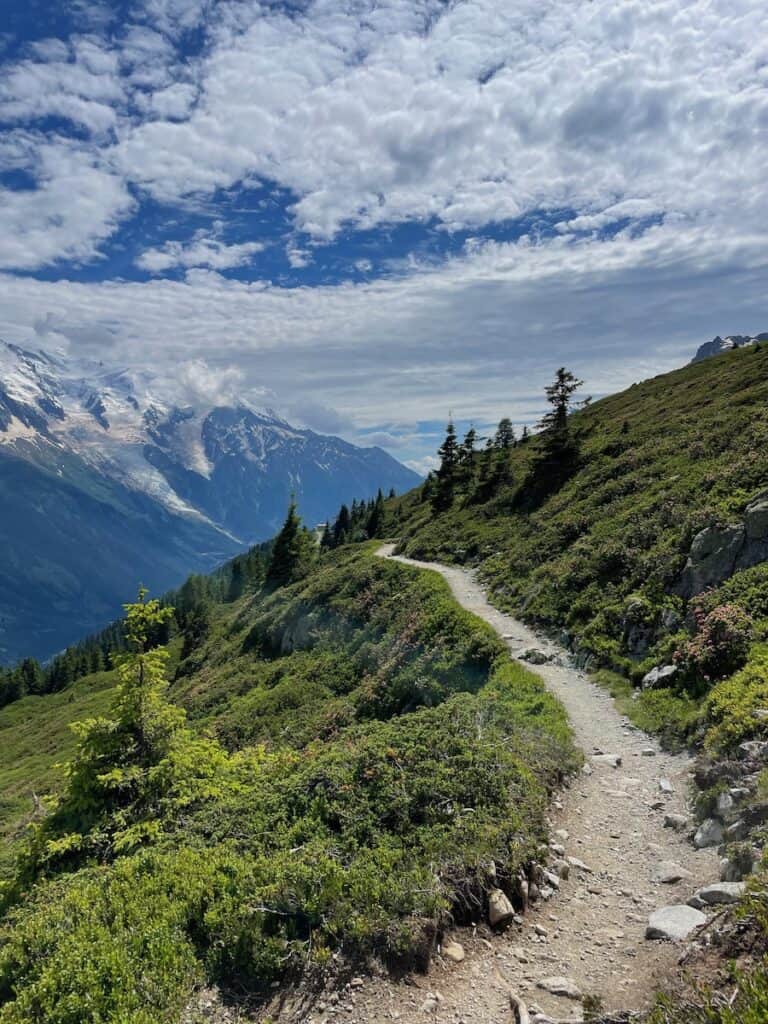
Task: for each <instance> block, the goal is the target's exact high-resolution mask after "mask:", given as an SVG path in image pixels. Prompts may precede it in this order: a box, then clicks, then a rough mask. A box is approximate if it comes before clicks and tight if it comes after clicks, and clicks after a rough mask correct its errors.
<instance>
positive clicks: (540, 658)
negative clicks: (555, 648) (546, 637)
mask: <svg viewBox="0 0 768 1024" xmlns="http://www.w3.org/2000/svg"><path fill="white" fill-rule="evenodd" d="M517 657H518V658H519V659H520V660H521V661H527V662H528V664H529V665H546V663H547V662H548V661H552V655H551V654H545V653H544V651H540V650H539V649H538V647H528V648H527V649H526V650H524V651H520V652H519V653H518V655H517Z"/></svg>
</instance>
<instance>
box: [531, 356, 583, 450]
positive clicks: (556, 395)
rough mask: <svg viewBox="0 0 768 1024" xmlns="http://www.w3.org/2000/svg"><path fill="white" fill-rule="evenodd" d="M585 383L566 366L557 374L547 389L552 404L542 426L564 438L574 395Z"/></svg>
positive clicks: (552, 433) (555, 435)
mask: <svg viewBox="0 0 768 1024" xmlns="http://www.w3.org/2000/svg"><path fill="white" fill-rule="evenodd" d="M583 383H584V381H583V380H577V379H576V377H575V376H574V375H573V374H572V373H571V371H570V370H566V368H565V367H564V366H561V367H560V369H559V370H558V371H557V373H556V374H555V379H554V381H553V382H552V383H551V384H550V385H549V387H548V388H547V389H546V395H547V401H548V402H549V404H550V405H551V406H552V408H551V409H550V411H549V412H548V413H547V414H546V416H544V417H543V419H542V421H541V423H540V427H541V429H542V430H544V431H549V432H550V434H551V435H552V436H554V437H559V438H563V437H565V436H566V435H567V434H568V412H569V409H570V405H571V401H572V400H573V396H574V394H575V393H576V391H578V389H579V388H580V387H581V386H582V384H583Z"/></svg>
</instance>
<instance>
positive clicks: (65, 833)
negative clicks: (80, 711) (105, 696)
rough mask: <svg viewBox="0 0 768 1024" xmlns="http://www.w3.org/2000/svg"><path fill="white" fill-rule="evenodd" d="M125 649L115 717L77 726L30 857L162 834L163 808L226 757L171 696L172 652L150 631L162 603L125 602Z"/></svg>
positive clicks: (165, 610)
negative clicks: (63, 778) (61, 787)
mask: <svg viewBox="0 0 768 1024" xmlns="http://www.w3.org/2000/svg"><path fill="white" fill-rule="evenodd" d="M125 611H126V630H125V632H126V640H127V643H128V647H129V649H128V651H125V652H123V653H120V654H118V655H116V656H115V659H114V660H115V665H116V668H117V673H118V678H119V683H118V686H117V690H116V696H115V698H114V701H113V705H112V708H111V717H109V718H94V719H89V720H88V721H85V722H81V723H79V724H78V725H77V726H76V732H77V735H78V745H77V751H76V753H75V756H74V759H73V760H72V762H71V763H70V764H69V765H67V766H66V773H67V785H66V789H65V791H64V793H63V795H62V796H61V798H60V799H59V801H58V804H57V805H56V806H55V808H54V810H53V813H52V814H51V815H50V816H49V817H47V818H45V819H44V820H43V822H42V823H41V825H40V826H39V828H38V832H37V835H36V837H35V838H34V839H33V842H32V850H31V860H32V863H33V864H36V865H40V863H41V862H43V861H56V860H61V859H62V858H65V859H67V860H70V861H71V860H72V859H76V858H78V857H80V856H82V855H83V854H87V855H93V854H98V856H99V857H100V858H102V859H103V858H109V857H114V856H116V855H118V854H120V853H125V852H129V851H130V850H132V849H135V848H136V847H137V846H139V845H141V844H143V843H146V842H151V841H153V840H155V839H157V838H158V837H159V836H160V834H161V832H162V827H163V826H162V818H163V813H164V812H165V811H167V810H175V811H178V810H180V809H181V808H182V807H184V806H187V805H188V804H189V803H191V802H192V801H193V800H195V799H196V798H197V797H198V796H199V795H200V794H201V793H202V791H203V788H204V787H205V785H206V780H207V779H208V778H210V776H211V775H212V774H213V772H214V771H215V770H216V767H217V765H219V764H221V763H223V759H224V758H225V756H226V755H224V754H223V751H221V748H219V747H218V745H217V744H215V743H214V742H213V741H211V740H205V739H198V738H196V737H194V736H193V734H192V733H191V732H190V730H189V729H188V728H187V727H186V716H185V713H184V711H183V710H182V709H181V708H179V707H177V706H175V705H174V704H171V703H170V702H169V701H168V699H167V696H166V690H167V686H168V683H167V679H166V666H167V662H168V657H169V654H168V651H167V649H166V648H165V647H156V646H152V643H151V637H152V635H153V634H155V633H157V631H158V627H159V626H161V625H162V624H163V623H164V622H167V621H168V619H169V618H170V616H171V615H172V614H173V610H172V609H171V608H170V607H162V606H161V605H160V602H159V601H157V600H151V601H147V600H146V591H145V590H144V589H141V590H140V591H139V597H138V600H137V601H136V602H135V603H133V604H128V605H126V606H125Z"/></svg>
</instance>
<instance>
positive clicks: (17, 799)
mask: <svg viewBox="0 0 768 1024" xmlns="http://www.w3.org/2000/svg"><path fill="white" fill-rule="evenodd" d="M113 685H114V677H113V673H111V672H100V673H98V674H97V675H93V676H87V677H86V678H84V679H80V680H78V681H77V682H76V683H74V684H73V685H72V686H71V687H69V688H68V689H66V690H64V691H62V692H61V693H55V694H49V695H48V696H45V697H25V698H24V699H23V700H20V701H16V703H14V704H9V705H8V706H7V707H4V708H0V879H2V878H3V877H4V876H6V875H7V874H8V873H9V871H10V870H11V867H12V860H13V854H14V851H15V849H16V847H17V845H18V842H19V840H20V839H21V837H22V835H23V831H24V825H25V823H26V822H28V821H30V820H31V819H32V816H33V813H34V808H35V805H34V797H33V794H35V795H36V796H38V797H44V796H45V795H47V794H48V793H51V792H54V791H55V790H56V789H57V788H58V787H59V786H60V784H61V778H62V773H61V771H60V770H59V769H58V768H57V767H56V765H57V764H58V763H59V762H61V761H65V760H67V758H69V757H71V755H72V753H73V752H74V749H75V742H76V741H75V737H74V735H73V733H72V731H71V729H70V725H71V723H72V722H78V721H81V720H82V719H85V718H92V717H95V716H97V715H102V714H104V713H105V712H106V710H107V708H108V706H109V701H110V697H111V689H112V686H113Z"/></svg>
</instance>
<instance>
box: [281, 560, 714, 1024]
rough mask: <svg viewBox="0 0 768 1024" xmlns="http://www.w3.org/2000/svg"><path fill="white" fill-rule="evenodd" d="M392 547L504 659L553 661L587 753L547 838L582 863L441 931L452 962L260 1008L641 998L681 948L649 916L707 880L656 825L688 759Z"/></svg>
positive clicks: (548, 1009)
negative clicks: (488, 914) (523, 656)
mask: <svg viewBox="0 0 768 1024" xmlns="http://www.w3.org/2000/svg"><path fill="white" fill-rule="evenodd" d="M393 548H394V546H393V545H385V546H384V547H382V548H381V549H380V551H379V552H378V553H379V554H380V555H381V556H382V557H395V558H396V560H397V561H400V562H403V563H404V564H407V565H414V566H417V567H418V568H422V569H430V570H433V571H435V572H439V573H440V574H441V575H442V576H444V577H445V579H446V580H447V581H448V583H449V585H450V587H451V590H452V592H453V594H454V596H455V598H456V600H457V601H458V602H459V603H460V604H461V605H463V607H464V608H466V609H467V610H468V611H471V612H474V614H476V615H478V616H479V617H480V618H482V619H485V621H486V622H488V623H490V625H491V626H493V628H494V629H495V630H496V631H497V632H498V633H499V634H500V636H501V637H502V638H503V639H504V640H505V641H506V642H507V644H508V646H509V649H510V652H511V654H512V656H513V657H514V656H515V655H516V654H519V653H521V652H522V651H524V650H526V649H528V648H531V647H535V648H537V649H538V650H541V651H543V652H545V653H547V654H551V655H553V656H554V657H556V658H557V659H558V661H559V662H560V664H544V665H537V666H536V667H535V668H534V671H536V672H537V673H538V674H539V675H540V676H541V677H542V679H543V680H544V682H545V683H546V685H547V687H548V689H549V690H551V692H552V693H554V694H555V696H556V697H557V698H558V699H559V700H560V701H561V703H562V704H563V705H564V706H565V708H566V710H567V712H568V716H569V718H570V721H571V725H572V727H573V730H574V733H575V737H576V742H577V744H578V745H579V746H580V747H581V749H582V750H583V751H584V753H585V755H586V758H587V763H586V766H585V769H584V772H583V773H582V774H581V775H580V776H579V777H578V778H576V779H575V780H574V781H573V782H572V784H571V785H570V787H569V788H568V789H567V790H566V791H565V792H564V793H563V794H561V796H560V799H558V800H556V801H555V802H554V804H553V807H552V811H551V826H552V836H553V841H554V842H556V843H559V844H561V845H562V846H563V847H564V848H565V856H566V857H567V856H571V857H576V858H578V860H579V861H581V862H582V863H583V864H584V865H586V868H588V869H589V870H585V869H578V868H574V867H572V868H571V872H570V877H569V879H568V880H567V881H563V882H562V883H561V887H560V891H559V893H557V894H555V895H554V896H553V897H552V898H551V899H549V900H546V901H541V902H540V903H539V904H538V905H537V906H536V908H535V909H531V910H529V912H528V913H527V914H526V915H525V918H524V920H523V924H522V925H513V926H512V927H511V928H510V929H508V930H507V931H506V932H505V933H503V934H502V935H496V934H493V933H492V932H491V931H490V930H489V929H488V927H487V925H486V924H485V922H481V921H478V922H477V928H476V929H460V930H457V931H456V933H455V934H454V935H452V936H450V937H449V938H450V939H452V940H455V941H456V942H458V943H460V944H461V946H462V947H463V949H464V952H465V958H464V960H463V961H462V962H460V963H453V962H451V961H450V960H449V959H448V958H447V957H443V956H438V957H436V958H435V960H434V962H433V965H432V967H431V968H430V972H429V974H428V975H427V976H426V977H419V976H417V977H414V978H410V979H407V980H406V981H405V982H401V983H397V982H393V981H391V980H390V979H388V978H386V977H379V978H369V977H365V978H358V979H355V980H354V982H353V983H352V984H351V985H347V986H345V987H344V988H343V989H341V990H339V991H335V992H333V991H331V992H329V993H327V994H326V995H325V996H324V997H323V998H322V999H321V1000H320V1002H316V1003H315V1004H314V1005H313V1006H309V1005H307V1004H304V1005H303V1006H302V1005H300V1004H298V1003H296V1002H293V1001H292V1000H290V999H289V1000H288V1002H287V1003H283V1005H282V1006H280V1007H277V1006H275V1005H274V1004H273V1006H272V1007H271V1008H270V1010H269V1013H270V1016H271V1019H273V1020H279V1021H289V1020H290V1021H301V1022H302V1024H332V1022H335V1021H344V1022H347V1024H374V1022H376V1024H378V1022H382V1021H390V1020H394V1021H400V1022H401V1024H417V1022H426V1021H430V1020H431V1021H435V1022H436V1024H462V1022H463V1024H511V1022H512V1021H513V1020H514V1017H513V1015H512V1013H511V1011H510V1002H509V995H508V992H509V989H512V990H513V991H515V992H517V993H518V995H520V996H521V997H522V998H523V1000H524V1001H525V1002H526V1003H527V1004H528V1007H529V1009H534V1010H535V1009H537V1008H538V1009H540V1010H541V1011H542V1012H544V1013H546V1014H548V1015H550V1017H551V1018H552V1019H554V1020H557V1021H580V1020H581V1019H582V1007H581V1001H580V1000H579V999H575V998H569V997H567V996H561V995H553V994H550V993H549V992H547V991H544V990H543V989H542V988H541V987H539V985H538V983H539V982H540V981H542V980H544V979H546V978H552V977H558V976H559V977H565V978H566V979H568V980H569V981H572V982H574V983H575V985H576V986H577V988H578V989H579V990H580V991H581V993H583V994H590V995H597V996H600V997H601V999H602V1000H603V1004H604V1007H605V1009H606V1010H608V1011H612V1010H613V1011H618V1010H635V1009H642V1008H644V1007H646V1006H648V1005H649V1004H650V1003H651V1002H652V1000H653V996H654V993H655V991H656V990H657V989H658V988H659V987H660V985H662V984H663V982H664V980H665V979H669V978H670V977H671V976H673V975H674V973H675V969H676V966H677V961H678V958H679V956H680V953H681V949H680V947H679V946H676V945H674V944H672V943H668V942H659V941H649V940H647V939H645V928H646V924H647V922H648V916H649V914H650V913H651V912H652V911H653V910H655V909H657V908H659V907H662V906H666V905H669V904H678V903H685V902H686V900H687V899H688V897H689V896H690V895H691V894H692V893H693V892H694V891H695V890H696V889H697V888H699V887H700V886H701V885H704V884H707V883H709V882H712V881H715V880H716V879H717V877H718V864H717V856H716V853H715V851H714V850H711V849H710V850H703V851H696V850H694V848H693V846H692V845H691V843H690V842H689V841H688V839H687V835H686V833H685V832H683V833H681V832H677V831H675V830H673V829H671V828H665V827H664V816H665V815H666V814H671V813H676V814H683V815H690V808H689V806H688V799H689V794H690V779H691V767H692V761H691V758H690V757H689V756H687V755H685V754H680V755H671V754H667V753H664V752H662V751H661V749H660V747H659V745H658V743H657V742H656V741H655V740H654V739H652V738H651V737H649V736H647V735H646V734H645V733H643V732H641V731H640V730H638V729H636V728H635V727H634V726H632V725H631V723H630V722H629V721H628V720H627V719H626V718H624V717H622V716H621V715H620V714H619V713H618V712H617V710H616V708H615V706H614V703H613V701H612V699H611V698H610V696H609V695H608V694H607V693H605V692H604V691H603V690H601V689H600V688H598V687H597V686H595V685H594V684H593V683H592V682H590V680H589V679H588V677H587V676H586V675H584V673H582V672H579V671H577V670H575V669H573V668H571V667H566V666H567V655H566V654H565V652H564V651H563V650H562V649H561V648H559V647H558V646H557V645H556V644H553V643H552V642H551V641H549V640H547V639H544V638H542V637H541V636H538V635H537V634H535V633H534V632H532V631H531V630H530V629H529V628H528V627H527V626H525V625H524V624H523V623H521V622H518V621H517V620H516V619H513V618H511V617H510V616H508V615H505V614H503V613H502V612H500V611H499V610H498V609H496V608H494V607H493V606H492V605H491V604H489V603H488V601H487V599H486V596H485V592H484V590H483V588H482V586H481V585H480V584H479V583H478V582H477V581H476V579H475V578H474V575H473V574H472V573H471V572H468V571H466V570H464V569H461V568H456V567H453V566H443V565H437V564H431V563H422V562H415V561H413V560H411V559H406V558H401V557H397V556H394V555H393V554H392V552H393ZM608 754H612V755H616V756H618V757H620V758H621V763H620V764H619V765H618V766H617V767H614V766H613V765H612V764H610V763H607V761H608V759H606V758H605V756H604V755H608ZM601 757H602V758H603V759H602V760H601V759H600V758H601ZM595 758H597V759H595ZM663 780H665V781H663ZM667 790H668V791H667ZM665 862H671V863H672V864H673V865H677V866H678V867H679V868H681V869H682V874H683V876H684V879H683V880H681V881H679V882H676V883H671V884H670V883H664V882H660V881H656V880H655V879H654V872H655V870H656V869H657V868H658V866H659V865H660V864H662V863H665ZM445 948H446V947H445V946H444V949H445Z"/></svg>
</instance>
